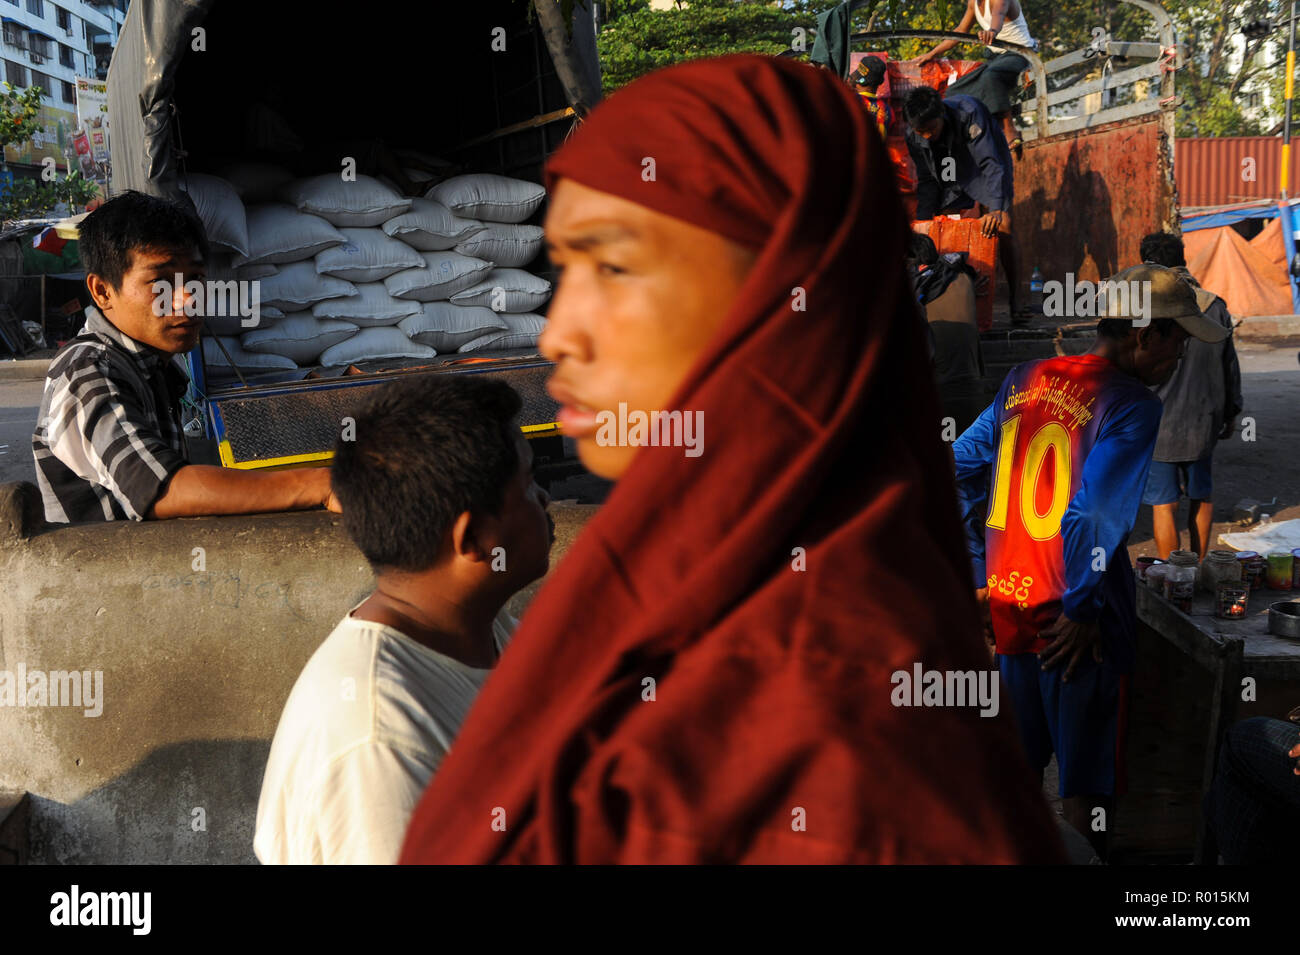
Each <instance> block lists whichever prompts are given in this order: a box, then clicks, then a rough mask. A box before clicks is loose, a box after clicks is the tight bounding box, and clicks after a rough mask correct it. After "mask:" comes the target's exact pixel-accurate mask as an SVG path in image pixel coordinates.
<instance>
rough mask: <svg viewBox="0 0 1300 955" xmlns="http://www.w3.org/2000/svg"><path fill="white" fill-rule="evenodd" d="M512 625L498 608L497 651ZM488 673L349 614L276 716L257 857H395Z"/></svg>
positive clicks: (311, 860) (374, 860)
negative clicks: (282, 710)
mask: <svg viewBox="0 0 1300 955" xmlns="http://www.w3.org/2000/svg"><path fill="white" fill-rule="evenodd" d="M357 606H360V604H358V605H357ZM355 609H356V607H354V608H353V610H355ZM516 624H517V621H516V620H515V619H514V618H513V617H511V616H509V615H508V614H507V613H506V612H505V611H504V610H503V611H502V612H501V613H500V614H498V615H497V618H496V620H494V621H493V622H492V635H493V638H494V640H495V643H496V647H497V652H498V654H499V653H500V652H501V651H502V650H503V649H504V648H505V645H506V642H507V641H508V640H509V639H510V634H511V633H512V632H513V630H514V628H515V626H516ZM491 672H492V671H491V670H479V669H475V668H474V667H469V666H466V665H465V664H463V663H461V662H459V661H458V660H454V659H452V658H451V657H448V656H445V655H443V654H441V653H438V652H437V651H435V650H431V649H429V648H428V647H426V646H423V645H421V644H419V643H416V642H415V641H414V640H412V639H411V638H410V637H408V636H406V635H405V634H403V633H401V632H399V631H397V630H394V629H393V628H392V627H386V626H384V625H383V624H378V623H372V622H370V621H367V620H357V619H355V618H353V617H352V616H351V614H350V613H349V615H348V616H346V617H344V618H343V620H342V621H340V623H339V625H338V626H337V627H335V628H334V631H333V633H331V634H330V635H329V636H328V637H326V638H325V642H324V643H322V644H321V645H320V647H319V648H317V650H316V652H315V653H314V654H312V658H311V659H310V660H308V661H307V666H306V667H304V668H303V671H302V673H301V674H300V675H299V677H298V682H297V683H295V684H294V686H293V691H292V692H291V693H290V694H289V700H288V702H287V703H285V706H284V712H283V713H282V714H281V716H280V724H279V726H277V727H276V730H275V740H274V741H273V742H272V743H271V756H270V759H269V760H268V761H267V764H266V773H265V775H264V776H263V777H262V795H261V798H260V799H259V800H258V804H257V831H256V833H255V835H254V836H253V851H254V852H255V853H256V854H257V858H258V859H259V860H261V861H262V862H263V863H267V864H271V863H287V864H320V863H327V864H337V863H345V864H348V863H371V864H392V863H395V862H396V861H397V857H398V855H399V854H400V852H401V848H402V839H403V837H404V836H405V835H406V824H407V822H408V821H409V820H410V818H411V813H412V812H414V811H415V805H416V803H417V802H418V801H419V799H420V795H421V794H422V793H423V792H424V788H425V786H426V785H428V782H429V780H430V779H431V778H432V777H433V774H434V772H435V771H436V770H437V768H438V765H439V764H440V763H441V762H442V758H443V757H444V756H445V755H446V754H447V750H448V749H449V748H450V747H451V742H452V740H453V739H455V737H456V733H457V731H458V730H459V729H460V724H461V722H462V721H463V720H464V719H465V715H466V713H468V712H469V707H470V704H471V703H473V702H474V697H475V696H477V695H478V691H479V689H480V687H482V685H483V682H484V681H485V680H486V679H487V677H488V675H489V674H490V673H491Z"/></svg>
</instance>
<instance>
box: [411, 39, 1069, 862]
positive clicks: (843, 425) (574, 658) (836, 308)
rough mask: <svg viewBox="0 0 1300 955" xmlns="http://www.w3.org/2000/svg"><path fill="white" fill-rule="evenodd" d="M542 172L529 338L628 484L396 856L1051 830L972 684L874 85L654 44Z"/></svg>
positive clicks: (870, 853)
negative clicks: (858, 90)
mask: <svg viewBox="0 0 1300 955" xmlns="http://www.w3.org/2000/svg"><path fill="white" fill-rule="evenodd" d="M547 182H548V186H549V187H550V189H551V204H550V208H549V210H548V215H547V220H546V230H547V241H548V247H549V249H550V253H551V257H552V259H553V261H554V262H555V263H556V265H557V266H559V267H561V268H562V269H563V271H562V275H561V278H560V281H559V286H558V289H557V292H556V296H555V299H554V300H553V302H552V304H551V309H550V313H549V323H548V326H547V329H546V331H545V332H544V333H543V336H542V340H541V343H540V344H541V349H542V352H543V354H545V355H546V356H547V357H549V358H551V359H552V360H553V361H554V362H555V364H556V370H555V375H554V377H553V379H552V382H551V389H552V393H553V394H555V395H556V397H557V398H558V399H559V400H560V401H561V403H562V405H563V409H562V411H561V420H562V422H563V423H564V427H565V429H566V431H568V432H569V433H570V434H571V435H572V436H573V437H575V438H576V439H577V441H578V449H579V453H580V454H581V456H582V458H583V460H584V461H585V462H586V463H587V466H588V467H589V468H591V469H592V470H593V471H595V472H596V473H598V474H603V475H605V476H608V477H611V478H615V479H617V484H616V485H615V488H614V490H613V492H612V493H611V495H610V497H609V499H608V501H607V502H606V503H605V504H604V506H603V507H602V508H601V510H600V511H599V513H597V514H596V516H595V517H594V518H593V519H592V520H591V521H590V522H589V523H588V525H587V526H586V528H585V529H584V530H583V532H582V534H581V536H580V537H579V538H578V540H577V541H576V542H575V543H574V544H573V546H572V548H571V550H570V551H569V553H568V554H567V556H566V557H565V559H564V560H563V561H562V563H561V564H560V566H559V567H558V568H557V569H556V570H555V572H554V573H553V575H552V576H551V578H550V579H549V580H548V581H547V583H546V584H545V585H544V587H543V588H542V590H541V592H540V593H539V594H538V596H537V598H536V599H535V600H534V602H533V604H532V606H531V607H530V608H529V610H528V612H527V614H526V616H525V618H524V621H523V623H522V625H521V627H520V629H519V631H518V633H517V634H516V636H515V638H514V640H513V642H512V643H511V645H510V647H509V648H508V649H507V651H506V652H505V654H504V655H503V656H502V658H501V660H500V662H499V664H498V666H497V668H496V670H495V671H494V673H493V674H492V676H491V677H490V678H489V679H488V681H487V683H486V685H485V687H484V689H483V691H482V693H481V695H480V697H479V699H478V700H477V701H476V703H475V704H474V707H473V708H472V710H471V711H470V714H469V716H468V718H467V720H466V722H465V724H464V726H463V728H462V729H461V732H460V735H459V737H458V738H457V740H456V742H455V744H454V746H453V747H452V749H451V752H450V754H449V756H448V758H447V760H446V762H445V763H444V764H443V765H442V767H441V768H440V769H439V770H438V772H437V774H436V775H435V776H434V778H433V781H432V783H431V784H430V787H429V789H428V790H427V791H426V793H425V795H424V797H423V799H422V801H421V803H420V805H419V806H418V808H417V810H416V812H415V815H414V817H413V819H412V821H411V825H410V828H409V830H408V833H407V838H406V845H405V848H404V850H403V854H402V861H404V862H413V863H424V862H452V863H483V862H543V863H559V862H580V863H612V862H625V863H699V862H705V863H723V862H754V863H787V862H829V863H842V862H867V863H1015V862H1057V861H1061V859H1062V851H1061V846H1060V841H1059V837H1058V835H1057V830H1056V826H1055V824H1054V823H1053V820H1052V818H1051V815H1050V813H1049V810H1048V808H1047V806H1046V805H1045V803H1044V801H1043V797H1042V794H1041V792H1040V790H1039V787H1038V785H1037V781H1036V780H1035V779H1034V778H1033V777H1032V776H1031V774H1030V772H1029V770H1028V768H1027V766H1026V765H1025V762H1024V758H1023V756H1022V755H1021V753H1020V746H1019V742H1018V740H1017V738H1016V737H1015V734H1014V731H1013V726H1012V718H1013V717H1012V714H1011V712H1010V710H1009V706H1008V705H1006V704H1005V702H1004V703H1002V704H1001V705H1000V706H998V705H996V704H995V705H993V706H983V707H981V706H980V704H978V703H976V702H975V701H974V700H969V699H968V700H967V701H966V702H965V703H958V702H957V701H956V700H955V698H954V697H953V694H952V692H951V687H952V686H953V685H955V683H954V680H953V679H952V675H954V674H956V675H962V674H968V673H969V674H975V675H977V674H978V671H981V670H982V671H985V674H986V683H987V677H988V672H987V671H989V670H990V659H989V654H988V652H987V650H986V649H985V647H984V645H983V641H982V639H981V625H980V620H979V613H978V610H977V606H976V602H975V595H974V591H973V590H972V587H971V583H970V565H969V563H968V560H967V557H966V553H965V548H964V547H963V543H962V538H961V531H960V528H959V524H958V517H957V505H956V498H955V493H954V485H953V478H952V471H951V465H950V463H949V460H948V454H947V451H946V449H945V447H944V445H943V443H942V441H941V437H940V435H941V423H940V412H939V404H938V399H937V397H936V395H935V393H934V388H933V385H932V384H931V375H930V369H929V367H928V359H927V350H926V343H925V337H924V324H923V321H922V319H921V318H920V316H919V315H918V313H917V310H916V306H915V303H914V301H913V296H912V293H911V290H910V287H909V285H908V280H907V278H906V276H905V273H904V269H903V256H904V253H905V251H906V249H907V243H906V241H905V237H906V231H905V230H906V226H905V222H904V216H903V209H902V204H901V202H900V200H899V197H898V194H897V192H896V191H895V189H894V186H893V180H892V176H891V172H890V169H889V165H888V163H887V161H886V158H885V154H884V148H883V146H882V145H881V143H880V137H879V136H878V135H877V134H876V133H875V131H874V130H873V129H872V128H871V125H870V120H869V117H868V116H867V115H866V114H865V113H864V112H863V110H862V108H861V106H860V105H859V104H858V103H857V102H856V97H855V96H854V94H853V93H852V92H851V91H850V90H848V89H846V88H845V87H844V85H843V84H842V83H840V82H838V81H837V79H836V77H835V76H833V75H832V74H831V73H829V72H826V71H823V70H818V69H816V68H813V67H810V66H806V65H802V64H799V63H795V62H791V61H788V60H783V59H776V58H771V57H763V56H749V55H745V56H730V57H724V58H721V59H716V60H703V61H698V62H694V63H689V64H685V65H682V66H677V67H673V68H670V69H666V70H662V71H659V72H656V73H653V74H651V75H649V76H646V77H644V78H642V79H640V80H638V81H636V82H635V83H632V84H631V85H629V86H628V87H626V88H625V89H623V90H621V91H620V92H617V93H615V94H614V95H613V96H612V97H610V99H609V100H608V101H607V102H605V103H603V104H602V105H601V106H599V107H598V108H597V109H596V110H595V111H594V112H593V113H592V115H591V116H590V118H589V119H588V120H587V121H586V122H585V123H584V124H583V125H582V126H581V127H580V128H579V129H578V130H577V132H576V133H575V134H574V135H573V136H572V137H571V139H570V140H569V142H568V143H567V144H566V145H565V146H564V147H563V148H561V149H560V150H559V151H558V153H557V154H556V155H555V156H554V157H553V158H552V160H551V162H550V164H549V165H548V168H547ZM636 412H643V413H650V412H680V415H678V418H677V419H672V418H665V417H664V416H659V417H658V418H657V419H655V420H657V421H660V422H662V421H664V420H667V421H669V424H670V426H669V427H666V428H665V427H661V428H660V429H659V432H658V435H657V436H658V437H660V438H663V437H664V436H665V435H667V438H668V439H671V438H672V437H673V434H676V435H677V438H678V440H677V443H676V444H674V443H672V441H671V440H664V441H659V442H658V443H655V444H651V443H650V440H651V439H650V438H649V437H648V435H646V434H644V433H643V431H642V432H636V431H634V429H631V428H622V427H613V428H611V427H610V423H611V421H612V420H613V419H614V417H615V416H621V417H622V418H624V419H626V420H628V421H630V420H632V419H633V416H634V415H635V413H636ZM686 421H690V422H692V423H693V424H694V425H695V426H696V431H695V432H693V434H692V435H690V436H687V435H686V434H685V431H684V422H686ZM673 427H678V430H677V431H676V432H673V430H672V428H673ZM643 430H644V429H643ZM927 674H938V675H939V679H940V681H941V684H942V685H940V687H939V689H938V692H937V693H932V692H931V691H932V690H934V683H933V680H932V679H931V678H930V677H929V676H927ZM914 677H920V678H921V680H919V681H918V683H921V682H923V683H924V684H925V686H926V687H927V689H926V692H925V693H924V694H923V693H922V687H921V686H920V685H917V686H915V687H913V686H912V685H911V682H912V680H913V678H914ZM945 679H946V680H947V683H946V684H945V683H943V681H944V680H945ZM905 684H906V685H905ZM945 686H946V687H948V689H947V690H945ZM972 695H973V691H972ZM936 701H937V702H938V703H941V704H946V705H934V704H935V702H936ZM991 710H996V713H995V714H994V713H993V712H990V711H991ZM982 712H983V714H984V715H981V713H982Z"/></svg>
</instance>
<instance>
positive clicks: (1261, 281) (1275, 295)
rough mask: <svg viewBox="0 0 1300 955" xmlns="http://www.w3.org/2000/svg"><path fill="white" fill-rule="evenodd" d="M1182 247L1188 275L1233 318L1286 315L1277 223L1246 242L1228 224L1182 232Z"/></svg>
mask: <svg viewBox="0 0 1300 955" xmlns="http://www.w3.org/2000/svg"><path fill="white" fill-rule="evenodd" d="M1183 245H1184V247H1185V249H1186V252H1187V269H1188V271H1190V272H1191V273H1192V275H1194V276H1196V280H1197V281H1198V282H1200V283H1201V285H1203V286H1204V287H1205V288H1207V289H1209V290H1210V291H1212V292H1214V293H1215V294H1216V295H1218V296H1220V297H1221V298H1222V299H1223V300H1224V301H1225V302H1227V304H1228V311H1229V312H1231V313H1232V314H1233V315H1234V316H1236V317H1237V318H1241V317H1243V316H1250V315H1290V314H1291V286H1290V284H1289V282H1288V279H1287V273H1286V249H1285V248H1284V247H1283V243H1282V228H1281V220H1280V219H1274V220H1273V222H1271V223H1269V225H1268V226H1267V227H1266V228H1265V229H1264V231H1263V232H1261V233H1260V234H1259V235H1257V236H1256V237H1255V238H1254V239H1252V240H1250V241H1247V240H1246V239H1243V238H1242V237H1241V234H1240V233H1239V232H1237V230H1236V229H1234V228H1232V226H1219V227H1217V228H1212V229H1198V230H1195V231H1192V232H1184V233H1183Z"/></svg>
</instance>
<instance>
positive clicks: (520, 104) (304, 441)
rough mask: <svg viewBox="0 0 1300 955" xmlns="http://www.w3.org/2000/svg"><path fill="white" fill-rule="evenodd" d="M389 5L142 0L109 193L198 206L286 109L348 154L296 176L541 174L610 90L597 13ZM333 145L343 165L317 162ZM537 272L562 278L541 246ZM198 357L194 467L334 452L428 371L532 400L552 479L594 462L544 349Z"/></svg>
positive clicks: (132, 26) (116, 84)
mask: <svg viewBox="0 0 1300 955" xmlns="http://www.w3.org/2000/svg"><path fill="white" fill-rule="evenodd" d="M389 9H390V8H384V12H383V13H382V14H380V13H378V12H376V14H375V15H373V16H371V15H367V14H366V12H365V10H364V8H352V9H349V10H347V11H328V12H327V11H325V10H323V9H322V8H321V7H320V6H319V5H318V4H309V3H306V2H302V0H288V2H282V3H275V4H267V3H253V2H251V0H194V2H186V3H181V2H162V3H156V4H137V5H134V6H133V7H132V8H131V10H130V11H129V13H128V16H127V19H126V22H125V23H124V24H123V27H122V31H121V38H120V41H119V43H118V46H117V48H116V50H115V51H114V54H113V59H112V63H111V65H110V68H109V77H108V88H109V102H108V109H109V120H110V126H111V128H112V130H113V135H112V147H111V148H112V182H111V190H112V192H114V193H117V192H121V191H123V190H127V189H135V190H139V191H142V192H147V193H150V194H153V195H159V196H165V197H170V198H174V199H180V200H182V201H185V197H186V196H187V192H188V189H187V187H188V177H189V176H190V175H191V174H194V173H213V172H216V171H217V170H218V169H219V168H220V166H221V164H222V163H224V162H228V161H231V160H237V159H247V158H251V157H249V156H248V154H247V152H246V151H243V150H244V147H245V146H246V145H247V143H248V141H249V139H250V135H251V134H253V133H255V132H256V131H255V130H252V127H253V125H254V124H255V123H257V122H263V123H265V122H267V120H266V116H267V115H270V116H272V117H275V116H276V115H277V113H278V117H279V118H282V119H284V120H286V121H287V123H288V124H289V125H290V126H291V127H292V128H293V130H294V131H295V132H296V133H297V135H298V136H300V137H301V138H302V140H303V141H305V142H307V143H310V144H312V145H321V146H324V144H326V143H331V144H337V146H338V148H337V149H336V150H333V152H331V147H325V148H322V149H321V150H320V152H319V153H318V154H317V156H316V157H315V159H311V158H308V156H307V155H306V154H304V155H303V156H301V157H300V165H299V166H298V168H295V169H293V170H292V171H293V172H294V173H295V174H297V175H300V176H305V175H314V174H318V173H324V172H329V171H331V169H332V170H333V171H338V170H339V162H340V158H344V159H346V158H347V157H348V156H349V155H351V157H352V158H354V159H355V158H357V157H358V156H359V155H360V153H361V152H362V151H365V150H367V149H379V150H384V151H385V153H386V154H387V155H391V156H394V157H397V159H396V161H398V162H400V161H402V160H401V158H400V157H402V156H404V155H410V154H411V153H415V154H423V155H425V156H433V157H438V159H439V160H440V161H444V162H447V163H449V164H451V168H454V169H456V170H460V171H466V172H484V173H496V174H500V175H504V176H510V177H513V178H518V179H525V180H530V181H534V182H540V181H541V174H542V166H543V163H544V161H545V159H546V157H547V156H548V155H549V154H550V153H551V152H552V151H554V149H555V148H556V147H557V146H558V145H559V144H560V143H562V142H563V140H564V138H565V136H566V135H567V134H568V132H569V131H570V130H571V129H572V127H573V125H574V123H575V122H577V121H578V120H579V118H580V117H581V116H583V115H585V114H586V113H587V112H588V111H589V110H590V109H591V108H592V106H594V104H595V103H596V101H597V100H598V99H599V97H600V70H599V64H598V61H597V59H596V49H595V34H594V25H593V21H592V18H591V16H590V13H589V12H587V13H586V15H584V14H583V13H582V12H578V13H576V14H575V15H574V16H573V17H572V18H571V20H569V21H567V22H566V20H565V19H564V18H563V16H562V13H561V11H560V8H559V6H558V5H557V4H553V3H550V4H548V3H539V4H536V5H534V4H531V3H519V2H514V0H475V2H474V3H457V4H445V5H441V6H440V7H439V9H438V13H437V16H436V18H432V17H431V18H429V20H428V21H427V23H428V24H431V25H432V24H436V26H432V27H430V26H426V21H425V20H424V18H423V17H418V18H417V22H416V23H413V24H411V27H412V28H410V29H406V28H404V27H403V20H402V18H401V17H393V18H391V19H390V18H389V14H388V12H387V11H388V10H389ZM362 20H365V21H367V22H365V23H362V22H359V21H362ZM417 24H418V25H417ZM271 107H273V108H274V109H272V108H271ZM255 110H261V112H260V113H258V112H255ZM272 121H274V120H272ZM335 153H337V155H334V154H335ZM325 154H329V155H334V158H333V160H332V161H333V166H332V167H327V168H322V167H321V165H313V163H314V162H315V163H320V162H322V157H323V156H324V155H325ZM538 215H540V213H539V214H538ZM533 271H535V272H538V273H539V274H541V275H543V277H552V278H553V276H551V275H550V274H549V273H550V266H549V263H547V262H546V261H545V256H544V254H542V255H541V256H539V261H538V262H537V263H536V264H535V265H534V267H533ZM187 363H188V365H189V369H190V376H191V379H192V381H193V383H194V385H193V389H192V394H191V396H190V397H191V402H192V406H193V407H194V408H195V409H196V412H197V413H196V414H195V418H194V421H193V423H192V424H191V426H190V427H189V428H188V429H187V444H188V446H189V447H188V450H189V452H190V459H191V460H192V461H194V462H196V463H211V464H218V463H219V464H221V465H223V466H225V467H232V468H242V469H268V468H281V467H294V466H302V465H312V464H320V463H323V462H328V460H329V459H330V458H331V457H332V453H333V452H332V449H333V446H334V441H335V440H336V439H337V437H338V435H339V423H340V421H342V420H343V419H344V418H345V417H347V416H348V415H349V414H350V413H352V412H354V411H355V410H356V408H357V407H358V406H359V405H360V404H361V403H363V402H364V401H365V399H366V398H367V396H369V395H370V394H372V393H373V392H374V391H375V389H377V388H380V387H382V386H383V385H384V384H386V383H388V382H390V381H392V380H395V379H405V378H410V377H412V376H418V375H430V374H486V375H492V376H494V377H499V378H502V379H503V380H505V381H507V382H508V383H509V384H511V385H512V386H513V387H514V388H515V389H516V390H517V391H518V392H519V393H520V394H521V396H522V397H523V400H524V410H523V416H522V428H523V430H524V432H525V435H526V436H527V437H528V438H529V439H531V440H532V441H533V442H534V446H533V451H534V457H535V459H536V460H537V461H538V468H539V477H540V479H541V480H542V481H543V482H546V481H548V480H553V479H554V478H556V477H558V476H561V475H564V474H570V473H574V472H575V471H577V470H580V469H579V468H578V466H577V464H576V461H575V460H574V458H573V456H572V454H566V453H565V448H564V444H563V441H562V439H561V437H560V436H559V434H558V427H557V425H556V423H555V420H554V419H555V411H556V408H557V406H556V403H555V402H554V401H553V400H552V399H551V398H550V397H549V396H548V395H547V394H546V392H545V390H544V385H545V380H546V377H547V368H548V363H547V362H545V361H544V360H542V359H541V357H540V356H539V355H538V353H537V350H536V349H535V348H523V349H512V350H506V351H494V352H493V351H489V352H482V351H480V352H476V353H475V354H474V355H473V357H467V356H458V355H456V354H455V353H452V354H447V355H439V356H438V357H437V358H436V359H432V360H420V359H395V360H394V359H389V360H383V359H378V360H370V361H361V362H356V363H354V364H352V365H349V366H347V367H345V368H321V367H314V368H303V369H299V370H298V371H291V372H285V371H279V372H266V371H263V372H255V371H252V370H248V369H245V370H242V371H241V370H239V369H238V367H237V366H236V369H235V371H236V374H235V375H231V374H229V373H228V372H227V373H226V374H225V375H223V376H220V377H218V375H216V374H214V373H213V369H212V368H209V367H207V366H206V365H205V362H204V360H203V348H202V345H201V346H200V347H199V348H197V349H195V351H194V352H192V353H191V354H190V355H189V356H187Z"/></svg>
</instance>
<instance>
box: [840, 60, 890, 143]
mask: <svg viewBox="0 0 1300 955" xmlns="http://www.w3.org/2000/svg"><path fill="white" fill-rule="evenodd" d="M849 82H850V85H852V87H853V89H854V91H855V92H856V93H857V94H858V96H859V98H860V99H861V100H862V105H863V106H864V107H866V110H867V113H868V114H869V115H870V116H871V117H872V118H873V119H874V120H875V121H876V129H877V131H878V132H879V133H880V138H881V139H887V138H889V127H890V126H891V125H892V124H893V121H894V111H893V110H892V109H891V108H890V106H889V97H888V96H880V95H879V93H880V87H881V86H883V85H884V82H885V61H884V60H882V59H881V58H880V57H878V56H864V57H863V58H862V59H861V60H859V61H858V67H857V69H856V70H854V71H853V73H852V74H851V75H850V77H849Z"/></svg>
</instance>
